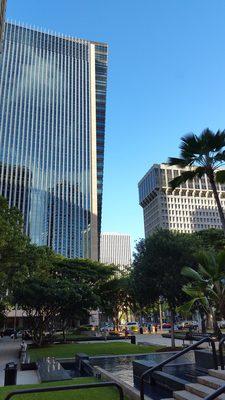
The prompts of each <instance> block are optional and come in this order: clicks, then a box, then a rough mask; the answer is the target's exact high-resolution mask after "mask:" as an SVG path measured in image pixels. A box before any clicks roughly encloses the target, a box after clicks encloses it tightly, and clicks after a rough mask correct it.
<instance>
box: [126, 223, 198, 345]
mask: <svg viewBox="0 0 225 400" xmlns="http://www.w3.org/2000/svg"><path fill="white" fill-rule="evenodd" d="M197 247H198V241H197V240H196V238H193V236H192V235H189V234H179V233H173V232H171V231H168V230H159V231H157V232H155V233H154V234H153V235H152V236H150V237H149V238H147V239H146V240H141V241H140V242H139V243H138V245H137V248H136V253H135V255H134V263H133V271H132V278H133V285H134V290H135V296H136V299H137V301H138V302H139V304H140V305H141V306H142V307H143V306H151V304H152V303H154V302H156V301H158V299H159V297H160V296H161V297H162V298H163V299H165V300H166V301H167V304H168V307H169V309H170V312H171V322H172V325H173V322H174V315H175V310H176V307H177V306H179V305H181V304H182V303H183V302H184V300H185V294H184V292H183V291H182V287H183V285H184V284H185V283H186V278H185V277H184V276H182V275H181V270H182V268H183V267H184V265H187V266H193V265H194V263H195V257H194V254H195V252H196V250H197ZM172 333H173V329H172ZM172 336H173V335H172ZM172 345H173V346H174V341H172Z"/></svg>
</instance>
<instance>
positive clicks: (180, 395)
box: [173, 390, 202, 400]
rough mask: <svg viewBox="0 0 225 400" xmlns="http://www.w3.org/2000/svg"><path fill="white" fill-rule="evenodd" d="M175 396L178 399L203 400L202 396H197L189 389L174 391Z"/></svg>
mask: <svg viewBox="0 0 225 400" xmlns="http://www.w3.org/2000/svg"><path fill="white" fill-rule="evenodd" d="M173 398H174V399H176V400H201V399H202V397H199V396H195V395H194V394H193V393H190V392H188V391H187V390H179V391H178V392H173Z"/></svg>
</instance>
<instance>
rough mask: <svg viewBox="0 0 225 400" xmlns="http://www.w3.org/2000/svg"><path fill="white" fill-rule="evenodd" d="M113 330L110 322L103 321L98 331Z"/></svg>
mask: <svg viewBox="0 0 225 400" xmlns="http://www.w3.org/2000/svg"><path fill="white" fill-rule="evenodd" d="M113 331H114V325H113V324H112V323H110V322H107V323H105V324H104V325H102V326H101V328H100V332H108V333H109V332H113Z"/></svg>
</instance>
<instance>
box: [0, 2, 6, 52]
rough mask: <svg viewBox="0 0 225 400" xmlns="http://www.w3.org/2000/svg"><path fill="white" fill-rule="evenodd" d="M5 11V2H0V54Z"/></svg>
mask: <svg viewBox="0 0 225 400" xmlns="http://www.w3.org/2000/svg"><path fill="white" fill-rule="evenodd" d="M5 10H6V0H0V52H1V50H2V46H1V42H2V38H3V32H4V25H5Z"/></svg>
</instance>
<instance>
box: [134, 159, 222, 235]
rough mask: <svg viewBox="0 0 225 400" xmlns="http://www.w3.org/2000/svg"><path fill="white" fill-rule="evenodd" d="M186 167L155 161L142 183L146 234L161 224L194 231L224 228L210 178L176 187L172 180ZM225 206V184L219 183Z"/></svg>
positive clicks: (161, 225)
mask: <svg viewBox="0 0 225 400" xmlns="http://www.w3.org/2000/svg"><path fill="white" fill-rule="evenodd" d="M181 172H182V169H180V168H179V167H177V166H172V167H171V166H169V165H168V164H154V165H153V166H152V167H151V168H150V170H149V171H148V172H147V173H146V174H145V176H144V177H143V178H142V179H141V181H140V182H139V184H138V189H139V204H140V205H141V207H142V208H143V214H144V228H145V237H148V236H149V235H151V234H152V233H153V232H154V230H156V229H157V228H165V229H170V230H174V231H178V232H186V233H191V232H195V231H199V230H202V229H208V228H221V223H220V218H219V213H218V211H217V206H216V202H215V200H214V197H213V192H212V190H211V187H210V184H209V182H208V179H207V178H206V177H205V176H203V177H202V178H201V179H199V178H195V179H194V180H192V181H187V182H186V183H184V184H182V185H181V186H180V187H179V188H177V189H175V190H174V191H172V190H171V188H170V185H169V182H170V181H171V180H172V179H173V178H175V177H176V176H178V175H180V173H181ZM217 188H218V192H219V197H220V200H221V203H222V207H223V208H224V209H225V185H220V184H218V185H217Z"/></svg>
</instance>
